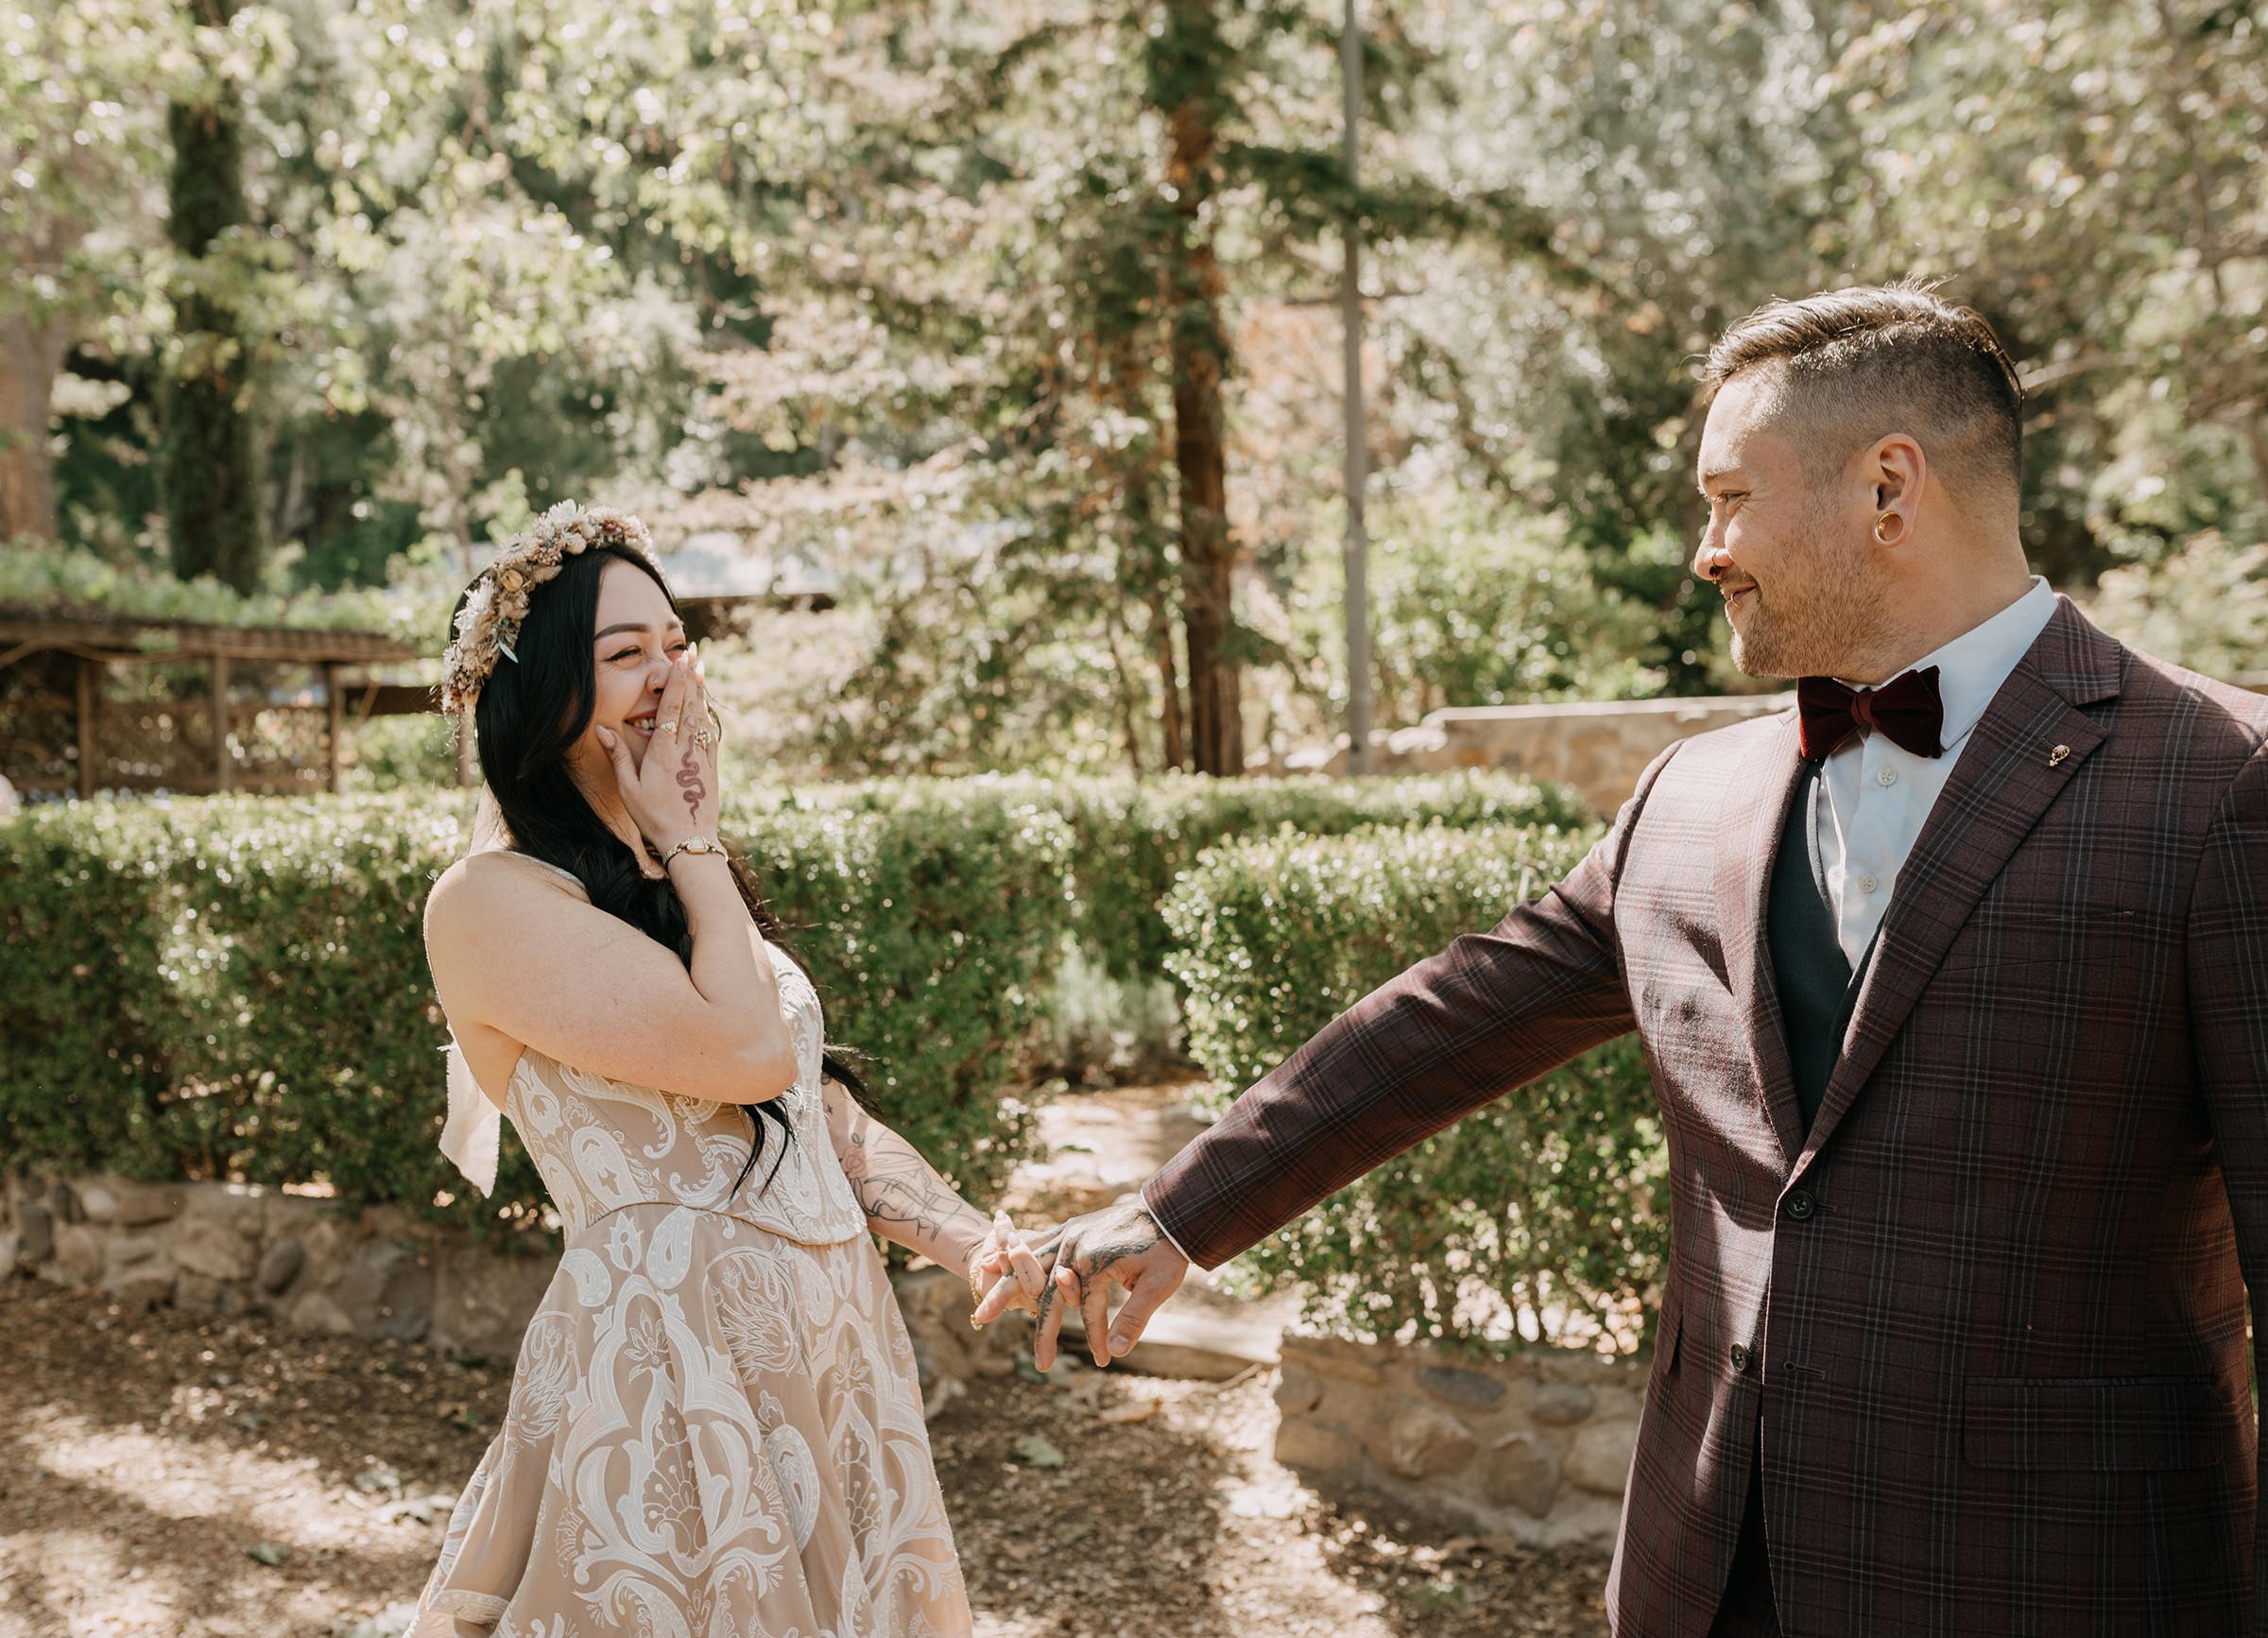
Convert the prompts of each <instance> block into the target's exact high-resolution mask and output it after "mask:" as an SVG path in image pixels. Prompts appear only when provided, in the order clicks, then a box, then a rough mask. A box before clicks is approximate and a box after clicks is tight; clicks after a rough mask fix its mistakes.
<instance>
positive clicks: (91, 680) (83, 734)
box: [77, 654, 102, 802]
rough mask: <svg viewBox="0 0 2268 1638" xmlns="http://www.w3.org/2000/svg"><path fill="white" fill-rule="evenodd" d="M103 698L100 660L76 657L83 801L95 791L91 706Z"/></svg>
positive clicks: (92, 711)
mask: <svg viewBox="0 0 2268 1638" xmlns="http://www.w3.org/2000/svg"><path fill="white" fill-rule="evenodd" d="M100 698H102V662H101V661H99V660H92V659H89V658H88V657H87V656H86V655H84V654H81V655H80V656H79V657H78V699H77V705H78V795H79V800H80V801H82V802H84V801H87V800H90V799H91V798H93V796H94V774H95V767H94V756H95V741H94V710H95V704H96V702H97V701H98V700H99V699H100Z"/></svg>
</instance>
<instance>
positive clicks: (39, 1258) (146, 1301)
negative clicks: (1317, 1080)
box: [0, 1175, 1028, 1413]
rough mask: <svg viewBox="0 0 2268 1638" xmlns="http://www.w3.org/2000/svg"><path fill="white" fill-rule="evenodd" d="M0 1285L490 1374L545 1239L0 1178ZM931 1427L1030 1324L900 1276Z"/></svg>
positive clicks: (272, 1202) (289, 1203)
mask: <svg viewBox="0 0 2268 1638" xmlns="http://www.w3.org/2000/svg"><path fill="white" fill-rule="evenodd" d="M0 1205H4V1206H5V1212H4V1213H0V1278H6V1277H8V1276H9V1275H11V1274H13V1273H14V1272H15V1271H17V1270H18V1269H23V1270H27V1271H29V1272H30V1273H32V1274H34V1275H36V1276H38V1277H39V1278H40V1279H43V1280H48V1281H52V1282H54V1283H56V1284H58V1285H70V1286H77V1287H82V1288H87V1289H94V1290H100V1291H104V1292H107V1293H109V1294H110V1295H111V1296H112V1297H114V1298H116V1299H117V1300H118V1301H120V1302H124V1303H127V1304H129V1305H130V1306H134V1307H141V1308H148V1307H155V1306H156V1305H158V1304H160V1303H167V1302H169V1303H171V1304H173V1305H174V1306H175V1307H177V1308H182V1309H187V1310H189V1311H191V1312H193V1313H201V1314H243V1313H248V1312H257V1313H261V1314H265V1315H267V1316H269V1317H270V1318H272V1319H276V1320H279V1321H281V1322H282V1323H283V1324H284V1325H286V1326H288V1327H290V1328H292V1329H294V1330H299V1331H315V1332H321V1333H325V1334H328V1335H331V1336H367V1337H370V1338H373V1339H386V1340H391V1341H398V1342H423V1343H427V1344H429V1345H431V1346H433V1347H436V1348H440V1349H444V1350H446V1351H447V1352H449V1353H452V1354H481V1355H485V1356H487V1357H489V1358H490V1359H495V1360H499V1361H503V1360H509V1359H511V1358H513V1357H514V1356H515V1355H516V1354H518V1353H519V1351H520V1337H521V1334H522V1333H523V1332H524V1331H525V1330H526V1328H527V1321H528V1319H529V1317H530V1316H531V1315H533V1314H534V1313H535V1311H536V1307H537V1304H538V1303H540V1302H541V1301H542V1299H543V1293H544V1292H545V1290H547V1289H548V1288H549V1286H550V1285H551V1278H552V1274H553V1272H554V1271H555V1270H556V1269H557V1268H558V1251H557V1250H554V1249H553V1248H552V1247H550V1246H549V1245H548V1244H547V1243H546V1242H545V1240H544V1239H543V1237H542V1236H541V1235H540V1234H533V1233H531V1234H528V1235H525V1236H524V1237H522V1238H519V1239H517V1240H514V1241H510V1242H507V1243H505V1244H503V1245H490V1244H484V1243H482V1242H481V1241H479V1240H476V1239H475V1238H473V1236H472V1234H471V1233H469V1232H467V1231H465V1230H461V1229H444V1228H442V1227H440V1226H439V1225H437V1224H434V1223H429V1222H425V1221H423V1220H421V1219H420V1218H418V1217H416V1216H413V1215H412V1214H410V1213H408V1212H406V1211H404V1210H403V1209H402V1208H401V1207H399V1206H370V1207H365V1208H362V1209H360V1210H356V1211H342V1210H340V1209H339V1208H338V1207H336V1206H335V1205H334V1204H332V1203H331V1202H329V1201H327V1200H320V1199H313V1198H307V1197H304V1196H300V1195H286V1194H279V1193H277V1192H276V1191H274V1190H271V1189H260V1188H251V1187H248V1186H246V1185H244V1184H242V1183H142V1182H133V1181H127V1180H125V1179H120V1178H113V1177H107V1176H91V1177H77V1178H54V1177H40V1176H20V1175H10V1176H8V1177H6V1178H5V1179H0ZM898 1294H899V1306H900V1308H901V1309H902V1311H903V1312H904V1314H905V1317H906V1322H907V1326H908V1328H909V1330H911V1332H912V1333H913V1337H914V1352H915V1354H916V1356H917V1358H918V1360H919V1364H920V1367H921V1386H922V1391H923V1394H924V1397H925V1399H926V1400H927V1403H928V1405H929V1408H930V1410H931V1411H932V1412H933V1413H934V1412H935V1411H936V1409H938V1408H939V1407H940V1406H941V1405H944V1404H945V1403H946V1402H947V1401H948V1400H950V1399H951V1398H952V1397H953V1396H954V1394H955V1393H956V1392H958V1391H959V1389H960V1387H961V1384H962V1383H963V1382H965V1381H966V1380H968V1379H969V1378H971V1377H974V1376H996V1375H1000V1374H1003V1373H1005V1372H1006V1371H1010V1370H1012V1369H1013V1360H1014V1354H1015V1352H1016V1351H1017V1349H1019V1348H1020V1347H1022V1346H1025V1345H1026V1342H1027V1338H1028V1321H1026V1320H1025V1319H1023V1317H1022V1316H1020V1315H1010V1316H1008V1317H1007V1318H1006V1319H1004V1320H1003V1321H1002V1322H1001V1323H1000V1324H998V1325H994V1326H991V1327H989V1328H988V1329H987V1330H986V1331H984V1332H983V1333H981V1334H980V1333H978V1332H976V1331H974V1330H972V1329H971V1327H970V1324H969V1315H970V1311H971V1308H972V1307H973V1303H972V1302H971V1298H970V1295H969V1285H968V1283H967V1282H966V1281H964V1280H960V1279H957V1278H955V1277H954V1276H953V1275H951V1274H948V1273H946V1272H945V1271H944V1270H943V1269H940V1268H928V1269H922V1270H919V1271H917V1272H913V1273H909V1274H904V1275H902V1276H901V1277H900V1278H899V1280H898Z"/></svg>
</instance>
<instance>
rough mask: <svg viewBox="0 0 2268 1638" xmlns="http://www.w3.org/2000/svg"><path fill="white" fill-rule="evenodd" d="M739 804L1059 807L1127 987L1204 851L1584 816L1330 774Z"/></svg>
mask: <svg viewBox="0 0 2268 1638" xmlns="http://www.w3.org/2000/svg"><path fill="white" fill-rule="evenodd" d="M733 802H734V805H735V807H736V809H739V810H742V811H747V812H749V813H768V812H779V811H782V810H794V809H797V808H803V809H816V810H822V811H825V810H837V811H839V810H841V809H845V808H849V809H853V810H859V811H871V812H885V813H902V812H908V811H918V810H920V809H923V808H926V807H928V806H930V805H931V804H933V803H937V802H947V803H952V804H965V803H970V802H1001V803H1007V804H1011V805H1017V806H1031V807H1040V808H1052V809H1053V810H1055V811H1056V812H1058V813H1060V814H1061V815H1062V816H1063V818H1064V819H1066V820H1068V821H1069V823H1070V825H1071V827H1072V832H1073V835H1074V838H1075V842H1076V847H1075V851H1074V860H1073V865H1072V871H1073V877H1074V889H1075V893H1076V897H1077V901H1078V905H1079V916H1080V922H1079V929H1078V932H1079V940H1080V942H1081V943H1082V944H1083V945H1084V946H1085V947H1086V949H1087V951H1088V953H1089V954H1090V956H1091V957H1092V958H1093V959H1094V960H1095V961H1096V962H1097V963H1098V964H1100V965H1101V966H1102V967H1104V968H1105V969H1106V970H1107V971H1108V973H1109V974H1110V975H1111V976H1112V977H1113V978H1116V979H1118V980H1119V981H1120V982H1122V983H1139V982H1143V981H1145V980H1148V979H1153V978H1156V977H1157V976H1158V975H1159V974H1160V973H1161V972H1163V971H1164V969H1165V965H1166V957H1167V955H1168V953H1169V952H1171V951H1172V949H1173V948H1174V943H1173V939H1172V936H1171V934H1170V933H1169V932H1168V931H1167V929H1166V923H1165V916H1164V904H1165V899H1166V896H1167V895H1168V894H1169V893H1171V892H1172V891H1173V888H1174V884H1175V882H1176V881H1177V880H1178V879H1179V878H1180V877H1181V876H1182V875H1183V874H1184V873H1185V872H1187V871H1189V870H1191V869H1192V868H1193V867H1194V865H1195V864H1196V862H1197V859H1198V856H1199V855H1200V854H1201V853H1204V852H1205V850H1206V849H1208V848H1211V847H1215V846H1217V845H1219V844H1221V843H1223V842H1228V841H1233V840H1236V839H1239V838H1243V837H1250V836H1263V835H1272V834H1275V833H1279V832H1282V831H1286V830H1289V831H1294V832H1297V833H1299V834H1301V835H1306V836H1338V835H1341V834H1344V833H1346V832H1348V831H1353V830H1360V829H1364V828H1366V827H1369V826H1373V825H1389V826H1400V827H1414V826H1422V825H1432V824H1438V825H1442V826H1446V827H1447V828H1449V829H1452V830H1470V829H1473V828H1475V827H1477V826H1481V825H1503V824H1536V825H1559V826H1573V825H1580V824H1583V823H1585V822H1587V821H1588V819H1589V813H1588V811H1587V810H1586V809H1585V808H1584V806H1583V804H1582V802H1581V801H1580V799H1579V798H1577V797H1576V796H1575V795H1574V793H1573V792H1572V791H1570V790H1568V789H1566V788H1565V787H1563V786H1559V785H1538V783H1537V782H1536V781H1534V780H1531V779H1522V778H1520V777H1517V776H1515V775H1512V774H1504V773H1493V772H1467V773H1452V774H1429V775H1419V776H1415V777H1400V778H1377V779H1353V780H1345V779H1342V780H1323V779H1267V780H1261V779H1185V778H1178V777H1173V776H1168V777H1166V778H1163V779H1147V780H1136V779H1130V778H1120V779H1039V778H1034V777H1029V776H1013V777H998V778H993V777H988V778H977V779H956V780H946V779H891V780H868V781H861V782H858V783H854V784H845V785H811V786H806V787H803V788H801V789H799V790H794V791H786V790H779V789H769V788H765V787H763V786H758V785H751V786H747V787H744V788H742V789H740V790H738V791H736V792H735V793H734V797H733Z"/></svg>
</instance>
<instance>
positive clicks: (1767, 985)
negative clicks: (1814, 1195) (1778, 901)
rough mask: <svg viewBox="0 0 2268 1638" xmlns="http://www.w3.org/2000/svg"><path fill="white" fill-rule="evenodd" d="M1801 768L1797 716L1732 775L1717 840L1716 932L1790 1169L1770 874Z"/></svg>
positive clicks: (1799, 1126)
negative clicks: (1767, 934)
mask: <svg viewBox="0 0 2268 1638" xmlns="http://www.w3.org/2000/svg"><path fill="white" fill-rule="evenodd" d="M1802 767H1803V764H1802V761H1801V759H1800V758H1799V757H1798V755H1797V753H1796V745H1795V714H1794V713H1793V712H1791V713H1789V715H1788V716H1786V717H1784V718H1782V719H1781V720H1779V721H1778V722H1775V723H1774V724H1772V725H1771V728H1770V730H1769V731H1768V732H1766V733H1761V734H1759V735H1758V736H1757V740H1756V743H1755V745H1754V746H1752V747H1751V748H1750V749H1749V751H1748V754H1747V756H1746V757H1745V758H1744V759H1743V761H1742V763H1741V767H1740V769H1739V771H1738V772H1737V773H1736V774H1735V775H1734V778H1733V785H1732V789H1731V792H1730V794H1729V795H1728V797H1727V801H1726V804H1725V818H1724V823H1723V825H1722V827H1721V828H1720V829H1719V830H1718V832H1717V869H1716V888H1717V926H1718V928H1719V930H1720V933H1721V935H1722V937H1723V939H1724V940H1725V975H1726V978H1727V982H1728V983H1729V984H1730V985H1731V987H1732V1005H1733V1010H1734V1012H1735V1013H1736V1014H1737V1015H1738V1016H1739V1018H1740V1020H1741V1025H1742V1027H1743V1028H1744V1029H1745V1030H1746V1031H1747V1035H1748V1056H1749V1060H1750V1061H1752V1062H1753V1063H1754V1064H1755V1065H1756V1070H1757V1078H1758V1079H1759V1080H1760V1081H1761V1084H1762V1086H1763V1092H1764V1106H1765V1109H1766V1110H1767V1112H1769V1114H1770V1116H1771V1120H1772V1128H1773V1130H1774V1131H1776V1132H1778V1135H1779V1145H1780V1148H1781V1150H1782V1152H1783V1153H1785V1154H1786V1156H1787V1158H1788V1160H1789V1162H1790V1163H1791V1164H1793V1163H1794V1161H1795V1156H1796V1155H1797V1154H1799V1153H1801V1152H1802V1149H1803V1109H1802V1106H1801V1105H1800V1104H1799V1103H1798V1102H1797V1101H1796V1098H1795V1071H1794V1070H1793V1069H1792V1068H1791V1067H1790V1065H1789V1062H1788V1040H1787V1032H1786V1029H1785V1026H1783V1025H1782V1023H1781V1020H1780V1010H1779V992H1778V988H1777V987H1776V986H1775V984H1774V982H1773V978H1772V963H1771V961H1770V959H1769V946H1768V945H1767V944H1766V943H1765V941H1764V916H1765V910H1766V904H1767V901H1768V900H1769V898H1770V895H1771V890H1772V866H1773V860H1774V856H1775V855H1776V854H1777V853H1778V851H1779V837H1780V832H1781V831H1782V829H1783V828H1784V827H1785V825H1786V824H1787V818H1788V802H1789V800H1790V799H1791V798H1792V797H1793V795H1794V794H1795V776H1796V774H1797V773H1798V772H1799V771H1801V769H1802Z"/></svg>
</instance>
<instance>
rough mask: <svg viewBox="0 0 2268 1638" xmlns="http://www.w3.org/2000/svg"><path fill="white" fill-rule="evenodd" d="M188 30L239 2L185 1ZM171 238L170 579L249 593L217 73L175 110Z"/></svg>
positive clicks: (243, 448) (252, 530)
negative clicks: (214, 580) (200, 578)
mask: <svg viewBox="0 0 2268 1638" xmlns="http://www.w3.org/2000/svg"><path fill="white" fill-rule="evenodd" d="M187 3H188V7H189V12H190V16H191V19H192V21H193V22H195V23H196V24H198V26H204V27H213V28H225V27H227V26H228V25H229V20H230V18H231V17H232V16H233V15H234V14H235V13H236V12H237V11H238V10H239V9H241V8H242V6H243V3H244V0H187ZM168 123H169V125H170V127H171V129H172V133H173V182H172V212H173V219H172V223H171V229H170V231H171V234H172V238H173V244H174V248H175V250H178V251H180V255H181V257H182V258H183V265H182V268H181V273H180V280H179V284H178V287H177V288H176V290H175V292H174V316H175V335H176V339H177V342H178V344H179V351H178V354H177V357H176V360H175V367H174V368H173V370H171V371H169V372H168V374H167V379H166V383H165V390H164V394H163V411H164V427H165V445H164V456H163V461H164V464H163V496H164V503H165V516H166V526H167V529H168V532H169V534H170V537H171V540H172V546H173V566H174V572H175V573H177V574H180V575H182V576H190V575H215V576H217V577H218V578H221V579H222V580H225V581H226V582H228V583H229V584H230V585H232V586H234V587H235V588H236V589H237V590H238V591H242V592H249V591H251V590H253V589H254V587H255V586H256V585H257V583H258V581H259V578H260V569H261V562H262V560H263V558H264V556H265V543H264V541H263V539H262V531H261V519H260V505H259V485H258V481H257V474H256V470H255V463H256V458H257V457H256V456H255V453H254V447H253V442H252V422H251V417H250V415H249V413H248V412H247V406H246V403H245V399H246V388H247V386H248V384H249V378H250V371H249V358H248V356H247V349H246V346H245V338H244V335H243V328H242V323H241V319H240V315H239V313H238V311H237V303H236V300H235V295H234V291H233V290H232V287H231V285H232V280H231V277H230V269H229V267H228V264H227V261H226V259H225V257H222V256H216V255H215V254H214V250H215V246H216V245H217V244H218V242H219V240H220V238H221V235H222V234H223V233H226V232H227V231H228V230H229V229H231V228H232V227H237V226H239V225H241V224H242V223H244V222H246V221H247V220H249V217H250V211H249V208H248V206H247V204H246V201H245V196H244V143H243V115H242V112H240V111H239V110H238V109H237V107H236V106H235V102H234V93H233V91H232V88H231V87H230V86H229V85H228V84H227V82H226V81H225V80H223V79H221V78H219V77H218V76H215V77H213V78H211V79H209V80H208V81H207V82H206V86H205V89H204V94H203V95H201V96H200V97H198V99H196V100H182V101H177V102H175V103H174V104H173V105H172V107H171V110H170V118H169V121H168Z"/></svg>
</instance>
